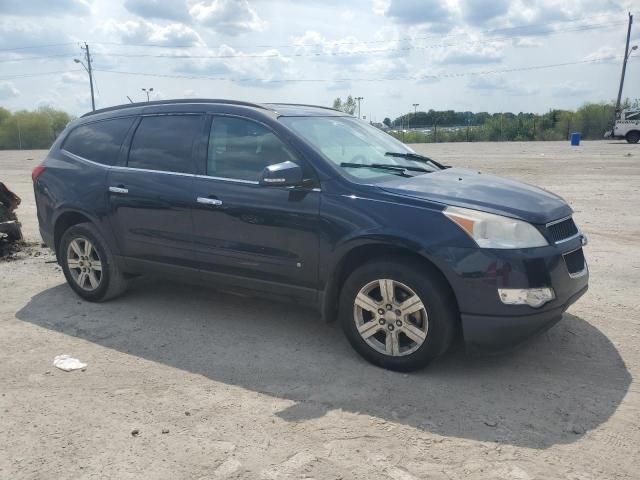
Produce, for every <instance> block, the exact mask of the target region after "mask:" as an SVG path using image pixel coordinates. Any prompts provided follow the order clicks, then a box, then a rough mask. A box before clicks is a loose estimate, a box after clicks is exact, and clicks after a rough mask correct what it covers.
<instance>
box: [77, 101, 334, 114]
mask: <svg viewBox="0 0 640 480" xmlns="http://www.w3.org/2000/svg"><path fill="white" fill-rule="evenodd" d="M181 104H215V105H233V106H241V107H249V108H255V109H260V110H266V111H270V112H273V113H275V114H277V115H283V116H319V115H330V116H345V115H347V114H345V113H343V112H340V111H338V110H334V109H333V108H329V107H322V106H319V105H304V104H293V103H252V102H244V101H240V100H224V99H212V98H182V99H175V100H155V101H151V102H138V103H126V104H124V105H115V106H113V107H107V108H101V109H99V110H95V111H92V112H88V113H85V114H84V115H82V117H81V118H84V117H89V116H93V115H98V114H101V113H106V112H116V111H121V110H122V111H125V110H127V109H140V108H144V107H151V106H162V105H181Z"/></svg>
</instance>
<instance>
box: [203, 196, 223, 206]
mask: <svg viewBox="0 0 640 480" xmlns="http://www.w3.org/2000/svg"><path fill="white" fill-rule="evenodd" d="M198 203H202V204H204V205H214V206H219V205H222V200H218V199H217V198H207V197H198Z"/></svg>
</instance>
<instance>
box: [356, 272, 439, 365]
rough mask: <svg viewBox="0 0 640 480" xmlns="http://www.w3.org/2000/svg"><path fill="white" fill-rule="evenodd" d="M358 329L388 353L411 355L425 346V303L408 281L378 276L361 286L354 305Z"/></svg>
mask: <svg viewBox="0 0 640 480" xmlns="http://www.w3.org/2000/svg"><path fill="white" fill-rule="evenodd" d="M353 318H354V321H355V324H356V328H357V330H358V333H359V334H360V336H361V337H362V339H363V340H364V341H365V342H366V343H367V344H368V345H369V346H370V347H372V348H374V349H375V350H377V351H378V352H380V353H383V354H385V355H389V356H393V357H400V356H404V355H410V354H411V353H413V352H415V351H416V350H417V349H418V348H420V347H421V346H422V344H423V343H424V341H425V339H426V338H427V333H428V331H429V319H428V316H427V310H426V308H425V305H424V303H423V302H422V300H421V299H420V297H419V296H418V294H417V293H416V292H414V291H413V290H412V289H411V288H409V287H408V286H407V285H405V284H404V283H401V282H398V281H395V280H391V279H379V280H374V281H372V282H370V283H368V284H366V285H365V286H364V287H362V288H361V289H360V291H359V292H358V294H357V295H356V298H355V300H354V305H353Z"/></svg>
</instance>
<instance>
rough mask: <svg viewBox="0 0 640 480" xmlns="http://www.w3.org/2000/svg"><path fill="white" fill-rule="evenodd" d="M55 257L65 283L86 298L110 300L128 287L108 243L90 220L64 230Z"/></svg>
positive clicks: (99, 300)
mask: <svg viewBox="0 0 640 480" xmlns="http://www.w3.org/2000/svg"><path fill="white" fill-rule="evenodd" d="M58 258H59V263H60V265H61V266H62V271H63V272H64V276H65V277H66V279H67V283H68V284H69V286H70V287H71V288H72V289H73V291H74V292H76V293H77V294H78V295H79V296H80V297H82V298H84V299H85V300H89V301H91V302H102V301H105V300H109V299H110V298H113V297H116V296H117V295H120V294H121V293H122V292H123V291H124V290H125V289H126V287H127V284H128V282H127V279H126V278H125V277H124V275H123V273H122V272H121V271H120V269H119V268H118V265H117V263H116V260H115V257H114V256H113V254H112V253H111V250H110V249H109V247H108V245H107V243H106V242H105V241H104V239H103V238H102V236H101V235H100V233H99V232H98V230H97V229H96V228H95V227H94V226H93V225H92V224H90V223H79V224H77V225H73V226H71V227H70V228H69V229H68V230H67V231H66V232H64V234H63V235H62V239H61V240H60V246H59V248H58Z"/></svg>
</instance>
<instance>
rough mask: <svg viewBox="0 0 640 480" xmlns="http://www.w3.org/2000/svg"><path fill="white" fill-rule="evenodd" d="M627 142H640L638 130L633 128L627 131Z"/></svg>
mask: <svg viewBox="0 0 640 480" xmlns="http://www.w3.org/2000/svg"><path fill="white" fill-rule="evenodd" d="M627 142H628V143H638V142H640V132H638V131H635V130H634V131H633V132H629V133H627Z"/></svg>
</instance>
